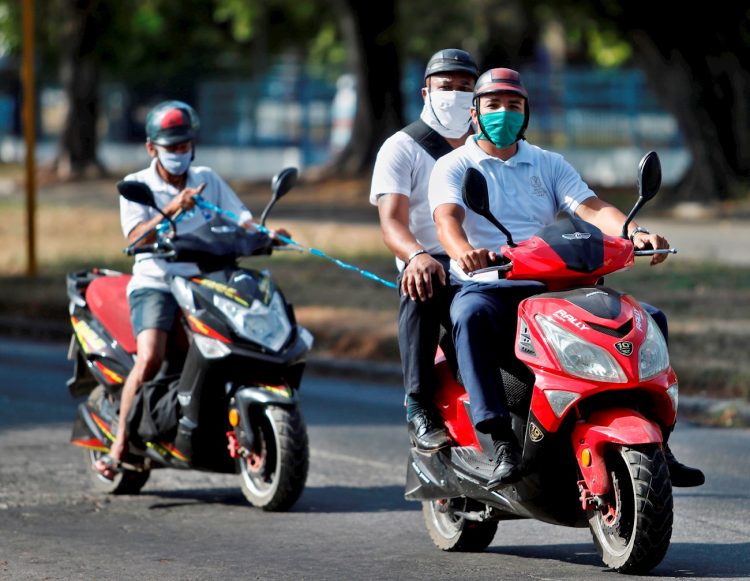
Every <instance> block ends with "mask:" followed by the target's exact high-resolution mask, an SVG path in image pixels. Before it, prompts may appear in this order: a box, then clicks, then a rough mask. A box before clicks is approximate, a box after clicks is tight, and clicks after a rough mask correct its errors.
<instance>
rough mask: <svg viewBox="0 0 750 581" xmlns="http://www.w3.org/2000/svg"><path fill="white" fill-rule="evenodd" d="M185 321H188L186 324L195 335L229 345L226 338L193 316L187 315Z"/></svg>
mask: <svg viewBox="0 0 750 581" xmlns="http://www.w3.org/2000/svg"><path fill="white" fill-rule="evenodd" d="M187 320H188V324H189V325H190V328H191V329H192V330H193V331H195V332H196V333H199V334H201V335H205V336H206V337H211V338H212V339H217V340H218V341H222V342H223V343H228V344H229V343H231V341H230V340H229V339H227V338H226V337H224V335H222V334H221V333H217V332H216V331H214V330H213V329H212V328H211V327H209V326H208V325H206V324H205V323H204V322H203V321H201V320H200V319H199V318H198V317H196V316H195V315H187Z"/></svg>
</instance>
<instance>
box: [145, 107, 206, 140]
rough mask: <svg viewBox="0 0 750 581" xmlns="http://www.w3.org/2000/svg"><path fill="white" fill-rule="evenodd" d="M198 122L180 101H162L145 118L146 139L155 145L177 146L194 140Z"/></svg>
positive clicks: (192, 110) (191, 109)
mask: <svg viewBox="0 0 750 581" xmlns="http://www.w3.org/2000/svg"><path fill="white" fill-rule="evenodd" d="M199 127H200V121H199V120H198V115H197V114H196V112H195V110H194V109H193V108H192V107H191V106H190V105H188V104H187V103H183V102H182V101H164V102H162V103H159V104H158V105H157V106H156V107H154V108H153V109H151V111H149V113H148V115H147V116H146V137H148V140H149V141H151V142H152V143H154V144H155V145H177V144H178V143H184V142H185V141H192V140H193V139H195V134H196V133H197V131H198V128H199Z"/></svg>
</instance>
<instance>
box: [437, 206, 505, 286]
mask: <svg viewBox="0 0 750 581" xmlns="http://www.w3.org/2000/svg"><path fill="white" fill-rule="evenodd" d="M465 215H466V213H465V211H464V209H463V208H462V207H461V206H459V205H458V204H440V205H439V206H437V207H436V208H435V211H434V213H433V218H434V219H435V226H436V227H437V234H438V238H439V239H440V243H441V244H442V245H443V248H445V251H446V252H447V253H448V255H449V256H450V257H451V258H452V259H453V260H455V261H456V263H457V264H458V265H459V266H460V267H461V269H462V270H463V271H464V272H467V273H468V272H472V271H474V270H479V269H480V268H486V267H488V266H489V265H490V262H494V261H495V260H496V259H497V253H495V252H492V251H490V250H488V249H486V248H474V247H473V246H472V245H471V244H470V243H469V239H468V238H467V236H466V232H465V231H464V228H463V222H464V216H465Z"/></svg>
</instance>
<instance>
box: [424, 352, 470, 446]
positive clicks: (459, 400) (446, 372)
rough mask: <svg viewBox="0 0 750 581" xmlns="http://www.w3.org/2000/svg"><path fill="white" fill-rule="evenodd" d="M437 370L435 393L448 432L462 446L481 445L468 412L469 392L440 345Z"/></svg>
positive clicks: (436, 361)
mask: <svg viewBox="0 0 750 581" xmlns="http://www.w3.org/2000/svg"><path fill="white" fill-rule="evenodd" d="M435 365H436V368H435V371H436V373H437V377H438V389H437V393H436V394H435V405H436V407H437V409H438V410H439V411H440V414H441V415H442V417H443V419H444V420H445V425H446V427H447V428H448V432H449V433H450V435H451V438H453V440H454V441H456V442H460V444H461V445H462V446H476V447H477V448H478V447H479V442H478V441H477V436H476V434H475V433H474V427H473V426H472V424H471V418H470V417H469V416H468V414H467V413H466V402H467V401H468V400H469V394H467V393H466V389H465V388H464V386H463V385H460V384H459V383H458V382H457V381H456V378H455V377H454V376H453V371H452V370H451V368H450V365H448V362H447V361H446V360H445V355H444V354H443V351H442V350H441V349H440V347H438V350H437V356H436V357H435Z"/></svg>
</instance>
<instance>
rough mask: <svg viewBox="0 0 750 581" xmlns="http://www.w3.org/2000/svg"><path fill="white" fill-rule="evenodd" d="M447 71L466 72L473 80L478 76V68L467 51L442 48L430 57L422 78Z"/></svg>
mask: <svg viewBox="0 0 750 581" xmlns="http://www.w3.org/2000/svg"><path fill="white" fill-rule="evenodd" d="M449 72H461V73H468V74H469V75H471V76H472V77H473V78H474V80H475V81H476V80H477V77H478V76H479V69H478V68H477V65H476V63H475V62H474V59H473V58H471V55H470V54H469V53H468V52H466V51H465V50H461V49H460V48H444V49H443V50H439V51H437V52H436V53H435V54H434V55H432V57H430V60H429V61H428V62H427V68H426V69H425V71H424V79H425V81H426V80H427V77H429V76H430V75H434V74H436V73H449Z"/></svg>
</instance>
